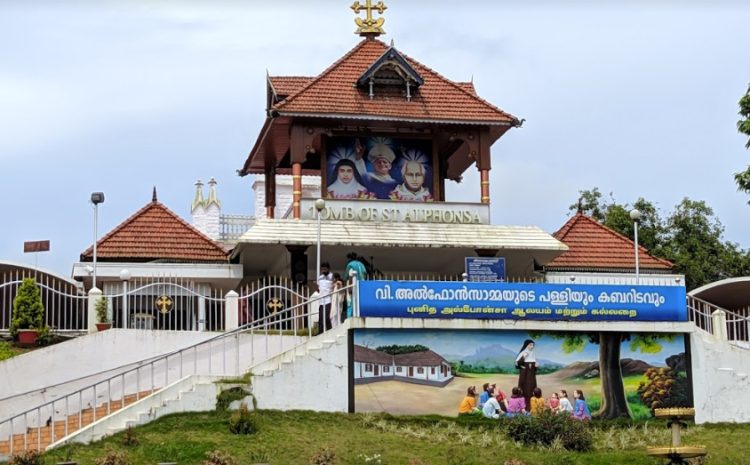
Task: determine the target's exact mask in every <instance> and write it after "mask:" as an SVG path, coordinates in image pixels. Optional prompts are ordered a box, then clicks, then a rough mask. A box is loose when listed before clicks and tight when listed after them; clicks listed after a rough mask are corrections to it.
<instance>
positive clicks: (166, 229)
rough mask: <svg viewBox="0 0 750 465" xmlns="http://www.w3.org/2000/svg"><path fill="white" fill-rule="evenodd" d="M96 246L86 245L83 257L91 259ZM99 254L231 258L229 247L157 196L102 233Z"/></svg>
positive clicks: (141, 259)
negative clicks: (173, 210) (166, 205)
mask: <svg viewBox="0 0 750 465" xmlns="http://www.w3.org/2000/svg"><path fill="white" fill-rule="evenodd" d="M93 250H94V249H93V246H91V247H89V248H88V249H86V250H85V251H84V252H83V253H82V254H81V261H90V260H91V259H92V257H93ZM96 255H97V260H102V261H135V262H146V261H153V260H169V261H175V262H211V263H226V262H227V261H228V256H227V252H226V250H224V249H223V248H222V247H221V246H220V245H219V244H217V243H216V242H214V241H213V240H211V238H209V237H208V236H206V235H204V234H203V233H202V232H200V231H198V230H197V229H195V228H194V227H193V226H191V225H190V224H189V223H187V222H186V221H185V220H183V219H182V218H180V217H179V216H178V215H177V214H176V213H174V212H172V211H171V210H170V209H168V208H167V207H165V206H164V205H163V204H162V203H161V202H158V201H156V200H154V201H152V202H150V203H149V204H147V205H146V206H145V207H143V208H141V209H140V210H138V211H137V212H136V213H134V214H133V215H132V216H131V217H130V218H128V219H126V220H125V221H123V222H122V223H121V224H120V225H119V226H117V227H116V228H115V229H113V230H112V231H110V232H108V233H107V234H106V235H105V236H104V237H102V238H101V239H100V240H99V241H98V242H97V250H96Z"/></svg>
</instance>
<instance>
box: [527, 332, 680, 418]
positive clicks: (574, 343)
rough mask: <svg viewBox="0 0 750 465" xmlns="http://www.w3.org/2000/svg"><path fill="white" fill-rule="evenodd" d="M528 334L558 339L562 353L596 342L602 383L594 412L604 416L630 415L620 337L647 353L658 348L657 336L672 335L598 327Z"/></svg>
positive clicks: (667, 336)
mask: <svg viewBox="0 0 750 465" xmlns="http://www.w3.org/2000/svg"><path fill="white" fill-rule="evenodd" d="M530 335H531V337H532V338H539V337H541V336H543V335H544V336H548V337H552V338H554V339H562V344H561V348H562V350H563V352H565V353H568V354H569V353H573V352H581V351H583V349H584V347H585V346H586V344H597V345H598V346H599V380H600V381H601V386H602V404H601V407H600V408H599V411H598V412H596V416H597V417H599V418H604V419H613V418H631V417H632V416H633V415H632V413H631V411H630V406H629V405H628V400H627V397H626V395H625V385H624V384H623V380H622V367H621V366H620V353H621V349H622V343H623V341H627V340H630V350H631V351H633V352H636V351H638V352H641V353H648V354H655V353H659V352H661V350H662V345H661V344H660V341H661V340H665V339H669V340H671V339H672V338H673V337H674V336H671V335H661V334H628V333H620V332H610V331H599V332H592V333H553V334H550V333H544V334H542V333H530Z"/></svg>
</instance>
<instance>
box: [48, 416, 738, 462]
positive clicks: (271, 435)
mask: <svg viewBox="0 0 750 465" xmlns="http://www.w3.org/2000/svg"><path fill="white" fill-rule="evenodd" d="M252 415H253V418H254V420H255V421H256V423H257V426H258V428H259V432H258V433H257V434H254V435H250V436H236V435H233V434H231V433H230V432H229V429H228V419H229V413H227V412H206V413H193V414H178V415H171V416H167V417H164V418H162V419H160V420H158V421H155V422H153V423H151V424H149V425H146V426H143V427H140V428H137V429H135V430H134V434H135V436H136V437H137V439H138V441H139V445H137V446H134V447H125V446H123V435H124V433H120V434H118V435H115V436H113V437H110V438H107V439H105V440H103V441H99V442H96V443H94V444H91V445H86V446H81V445H76V446H72V447H73V449H72V450H70V447H65V448H61V449H58V450H55V451H52V452H50V453H48V454H46V459H47V462H46V463H48V464H51V463H55V462H59V461H64V460H65V459H73V460H76V461H77V462H78V463H79V464H80V465H93V464H94V462H95V461H96V459H97V458H99V457H102V456H103V455H105V454H106V452H107V450H109V449H112V450H116V451H124V452H126V454H127V456H128V458H129V460H130V461H131V463H132V464H133V465H154V464H156V463H159V462H177V463H178V464H179V465H197V464H200V463H201V462H202V461H203V460H205V458H206V453H207V452H209V451H213V450H216V449H219V450H221V451H223V452H227V453H229V454H230V455H232V456H233V457H234V458H235V459H236V460H237V463H238V464H239V465H249V464H250V463H251V462H250V454H251V453H253V452H257V451H260V450H263V451H266V452H267V453H268V456H269V458H270V463H271V464H272V465H307V464H309V463H310V457H311V456H312V455H313V454H315V453H316V452H317V451H319V450H320V449H321V448H322V447H329V448H332V449H333V450H335V452H336V457H337V461H336V464H338V465H354V464H365V463H367V464H370V465H374V464H378V463H380V464H383V465H385V464H387V465H407V464H409V463H410V461H412V460H415V459H418V460H419V461H418V462H413V463H419V464H422V465H458V464H461V465H483V464H493V465H502V464H503V463H504V462H505V461H506V460H509V459H512V458H513V459H518V460H521V461H522V462H523V463H524V464H526V465H533V464H538V465H572V464H576V465H577V464H583V465H586V464H590V465H594V464H602V465H604V464H606V465H615V464H633V465H638V464H644V465H645V464H647V465H654V464H657V463H661V462H659V461H656V460H654V459H651V458H649V457H647V456H646V454H645V448H646V447H647V446H661V445H668V444H669V431H668V430H667V428H666V427H665V425H664V423H663V422H655V421H651V422H638V423H629V424H625V423H619V424H614V423H610V424H599V423H597V422H594V423H593V424H592V425H591V427H592V428H593V429H594V437H595V448H596V450H595V451H594V452H590V453H571V452H565V451H560V450H556V449H555V448H528V447H523V446H520V445H517V444H515V443H513V442H511V441H509V440H508V439H507V438H506V436H505V432H504V430H503V427H502V422H500V423H498V422H496V421H494V422H493V421H491V420H481V419H455V418H444V417H391V416H385V415H375V414H352V415H345V414H330V413H313V412H308V411H291V412H278V411H260V412H254V413H253V414H252ZM749 436H750V425H711V426H693V427H691V428H690V429H689V430H688V431H687V434H686V435H685V437H684V441H683V442H684V443H686V444H705V445H708V446H709V452H710V455H709V459H708V462H707V463H716V464H723V465H739V464H747V463H750V459H748V457H750V441H747V440H746V438H747V437H749ZM726 445H731V447H726ZM376 454H380V461H377V460H373V459H371V460H370V461H366V458H367V457H370V458H371V457H373V456H375V455H376Z"/></svg>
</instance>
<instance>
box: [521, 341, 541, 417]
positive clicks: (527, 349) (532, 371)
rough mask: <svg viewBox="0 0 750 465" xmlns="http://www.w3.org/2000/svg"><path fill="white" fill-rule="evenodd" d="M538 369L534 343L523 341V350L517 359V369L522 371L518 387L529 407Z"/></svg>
mask: <svg viewBox="0 0 750 465" xmlns="http://www.w3.org/2000/svg"><path fill="white" fill-rule="evenodd" d="M538 367H539V364H538V363H537V361H536V355H535V354H534V341H533V340H531V339H526V340H525V341H523V346H521V350H520V351H519V352H518V356H517V357H516V368H518V369H519V370H520V372H519V373H518V387H520V388H521V390H523V396H524V399H525V400H526V405H527V406H529V405H531V396H532V394H533V392H534V389H536V369H537V368H538Z"/></svg>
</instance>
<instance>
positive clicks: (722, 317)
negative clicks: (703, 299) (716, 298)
mask: <svg viewBox="0 0 750 465" xmlns="http://www.w3.org/2000/svg"><path fill="white" fill-rule="evenodd" d="M711 319H712V320H713V321H712V323H713V327H714V339H716V340H717V341H721V342H726V341H727V339H728V337H727V314H726V312H725V311H724V310H716V311H714V312H713V313H712V314H711Z"/></svg>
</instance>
